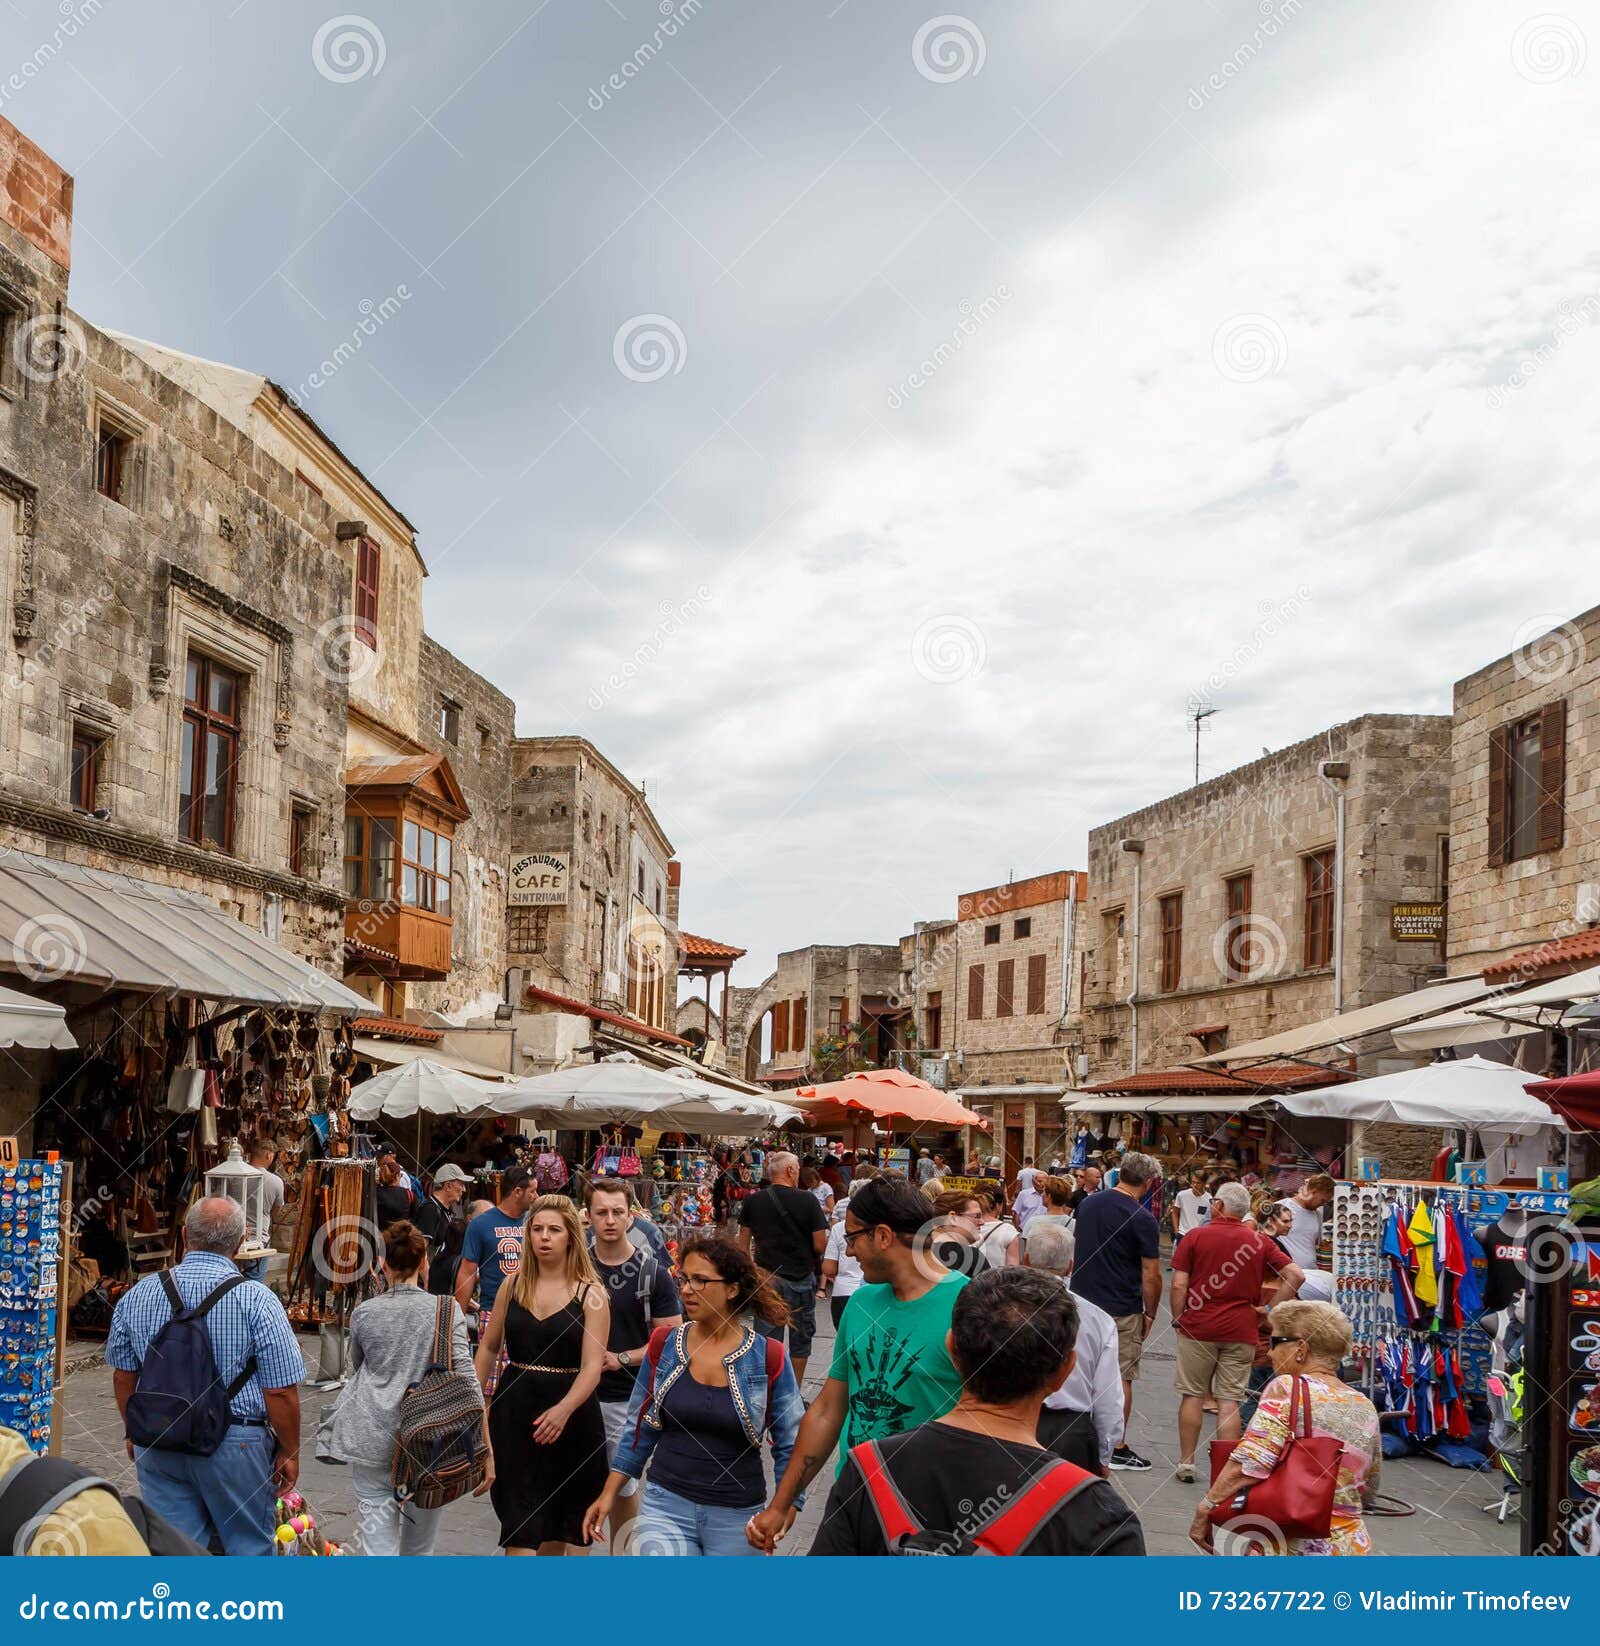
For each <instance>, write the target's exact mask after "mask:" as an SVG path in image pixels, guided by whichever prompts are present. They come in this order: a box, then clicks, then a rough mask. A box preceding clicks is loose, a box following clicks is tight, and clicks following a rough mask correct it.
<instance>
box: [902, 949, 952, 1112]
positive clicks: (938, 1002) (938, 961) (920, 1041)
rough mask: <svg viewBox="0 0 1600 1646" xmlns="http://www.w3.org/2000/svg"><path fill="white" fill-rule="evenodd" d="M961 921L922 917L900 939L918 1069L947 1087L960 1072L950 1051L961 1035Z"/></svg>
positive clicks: (904, 990) (904, 992)
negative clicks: (958, 939) (958, 1010)
mask: <svg viewBox="0 0 1600 1646" xmlns="http://www.w3.org/2000/svg"><path fill="white" fill-rule="evenodd" d="M955 980H956V923H955V921H953V920H919V921H918V922H917V923H916V925H915V926H914V927H913V928H912V930H911V931H910V932H908V933H907V934H906V935H905V936H904V937H902V938H901V939H900V983H899V988H898V990H897V993H898V996H899V999H900V1002H901V1004H902V1005H905V1006H907V1007H909V1008H910V1010H911V1023H912V1025H913V1027H914V1028H915V1029H916V1048H917V1054H918V1065H919V1066H918V1068H917V1073H918V1074H920V1075H921V1077H922V1078H923V1079H924V1080H926V1081H928V1082H929V1084H930V1085H934V1086H937V1087H938V1088H939V1089H940V1090H941V1091H947V1090H949V1088H950V1087H951V1086H955V1085H959V1084H960V1081H961V1071H960V1069H959V1068H958V1067H955V1066H954V1065H953V1061H952V1057H951V1052H952V1049H953V1047H954V1045H955V1034H956V1015H955V1014H956V995H955V986H956V984H955Z"/></svg>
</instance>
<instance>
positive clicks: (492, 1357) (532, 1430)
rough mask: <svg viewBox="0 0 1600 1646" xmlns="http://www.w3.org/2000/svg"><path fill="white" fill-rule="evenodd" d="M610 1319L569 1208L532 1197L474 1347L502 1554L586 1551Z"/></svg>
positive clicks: (601, 1456)
mask: <svg viewBox="0 0 1600 1646" xmlns="http://www.w3.org/2000/svg"><path fill="white" fill-rule="evenodd" d="M610 1328H611V1310H610V1308H609V1307H608V1305H607V1303H606V1300H605V1288H604V1287H603V1286H601V1285H600V1283H599V1280H598V1278H597V1276H596V1275H595V1272H594V1266H593V1264H591V1263H590V1261H589V1249H588V1247H587V1245H586V1244H585V1242H584V1238H583V1226H582V1224H580V1223H579V1221H578V1211H577V1207H576V1206H575V1205H574V1204H573V1203H572V1201H571V1200H570V1199H569V1198H568V1197H567V1196H566V1195H540V1196H539V1198H538V1199H537V1200H536V1201H534V1203H533V1206H532V1209H531V1210H530V1211H529V1213H528V1218H527V1222H526V1223H524V1225H523V1230H522V1262H521V1265H520V1266H519V1267H518V1269H517V1271H516V1274H515V1275H514V1276H513V1275H508V1276H507V1278H506V1280H505V1283H504V1284H503V1285H502V1286H501V1287H500V1290H499V1293H498V1294H497V1295H496V1297H495V1300H494V1312H493V1314H491V1315H490V1317H489V1324H488V1326H487V1327H486V1329H485V1330H484V1332H483V1334H482V1337H481V1340H480V1341H479V1344H478V1357H477V1370H478V1380H479V1382H481V1383H487V1382H488V1380H489V1376H490V1374H491V1373H492V1372H493V1370H494V1364H495V1361H496V1360H497V1359H498V1357H499V1354H500V1345H501V1343H502V1342H504V1344H505V1347H506V1352H507V1355H508V1356H509V1359H508V1360H507V1363H506V1367H505V1370H504V1371H502V1372H501V1374H500V1381H499V1382H498V1383H497V1384H496V1385H495V1391H494V1398H493V1400H492V1401H491V1402H490V1404H489V1410H488V1416H487V1420H486V1427H487V1430H488V1435H489V1452H490V1462H489V1477H488V1479H487V1480H486V1481H485V1483H484V1487H483V1488H480V1490H484V1489H486V1490H488V1491H490V1492H491V1493H492V1499H493V1502H494V1510H495V1513H496V1514H497V1515H498V1516H499V1517H500V1546H501V1548H503V1549H504V1550H505V1552H506V1553H507V1554H508V1555H531V1554H541V1555H561V1554H566V1553H567V1552H568V1545H571V1546H572V1547H573V1548H574V1549H575V1551H576V1552H578V1553H584V1552H586V1551H585V1544H584V1537H583V1514H584V1510H585V1509H586V1508H588V1506H589V1504H590V1503H592V1502H593V1501H594V1499H595V1498H596V1497H598V1496H599V1494H600V1492H601V1490H602V1488H603V1487H604V1486H605V1483H606V1474H607V1472H608V1470H607V1463H606V1434H605V1425H604V1423H603V1421H602V1419H601V1416H600V1399H599V1395H598V1393H597V1391H598V1389H599V1386H600V1373H601V1370H602V1367H603V1363H604V1360H605V1352H606V1336H607V1334H608V1332H609V1331H610Z"/></svg>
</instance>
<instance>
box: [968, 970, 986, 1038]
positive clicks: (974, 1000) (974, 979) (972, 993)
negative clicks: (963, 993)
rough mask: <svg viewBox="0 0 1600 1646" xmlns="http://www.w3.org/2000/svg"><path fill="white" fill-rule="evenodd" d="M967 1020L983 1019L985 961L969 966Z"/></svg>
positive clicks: (970, 1021)
mask: <svg viewBox="0 0 1600 1646" xmlns="http://www.w3.org/2000/svg"><path fill="white" fill-rule="evenodd" d="M967 1021H968V1022H969V1023H981V1022H982V1021H983V962H982V961H981V960H980V961H978V962H977V963H976V964H975V965H971V966H968V967H967Z"/></svg>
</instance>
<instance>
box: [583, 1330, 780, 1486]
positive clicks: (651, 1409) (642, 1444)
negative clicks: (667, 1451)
mask: <svg viewBox="0 0 1600 1646" xmlns="http://www.w3.org/2000/svg"><path fill="white" fill-rule="evenodd" d="M688 1331H689V1328H688V1326H687V1325H684V1326H679V1327H678V1328H677V1329H676V1330H674V1331H672V1332H670V1333H668V1335H667V1340H666V1342H665V1343H663V1344H662V1346H661V1358H660V1360H659V1361H657V1363H656V1369H655V1388H654V1390H653V1391H652V1389H651V1386H650V1362H649V1359H648V1358H646V1359H645V1361H644V1362H643V1364H641V1365H640V1367H639V1375H638V1377H637V1378H636V1379H635V1380H634V1385H633V1395H632V1397H631V1398H630V1399H629V1401H628V1415H627V1418H626V1419H625V1420H624V1422H623V1425H622V1438H621V1439H620V1440H619V1441H618V1442H617V1450H616V1454H615V1456H613V1458H612V1459H611V1467H612V1468H613V1469H615V1470H617V1471H618V1473H620V1474H625V1475H627V1476H629V1477H630V1478H632V1479H635V1480H637V1479H638V1477H639V1476H640V1475H642V1474H643V1473H644V1468H645V1465H646V1464H647V1463H648V1462H649V1461H650V1454H651V1453H652V1452H653V1451H654V1450H655V1448H656V1442H657V1441H658V1440H659V1439H660V1438H661V1402H662V1401H663V1400H664V1399H665V1398H666V1394H667V1390H668V1389H670V1388H671V1387H672V1385H673V1384H674V1383H676V1382H677V1381H678V1379H679V1378H680V1377H683V1376H685V1375H686V1374H687V1372H688V1370H689V1354H688V1350H687V1348H686V1347H685V1342H686V1337H687V1334H688ZM766 1345H767V1340H766V1339H765V1338H764V1337H761V1336H759V1335H758V1334H757V1333H756V1332H754V1331H752V1330H751V1329H750V1328H749V1327H748V1326H747V1327H746V1328H745V1333H744V1337H743V1338H742V1339H741V1340H740V1343H739V1347H738V1348H737V1349H735V1350H734V1351H733V1353H732V1354H730V1355H726V1356H724V1357H723V1361H722V1364H723V1365H724V1366H726V1367H727V1369H728V1390H729V1392H730V1393H731V1394H732V1396H733V1404H734V1406H735V1407H736V1408H737V1409H738V1412H739V1419H740V1421H741V1422H742V1423H743V1424H744V1432H745V1433H746V1434H747V1435H748V1436H749V1437H750V1444H751V1445H752V1446H757V1447H759V1446H760V1444H761V1437H762V1435H763V1434H765V1433H766V1432H767V1431H768V1430H769V1429H770V1430H771V1432H772V1461H773V1466H774V1467H775V1468H776V1469H777V1471H778V1474H777V1478H778V1479H779V1480H782V1479H783V1471H784V1470H785V1469H787V1468H788V1467H789V1454H790V1453H791V1452H792V1451H793V1450H794V1442H795V1437H796V1435H798V1434H799V1432H800V1419H801V1418H802V1417H804V1416H805V1413H806V1408H805V1403H804V1402H803V1401H802V1400H801V1399H800V1389H799V1385H798V1384H796V1382H795V1380H794V1367H793V1366H792V1365H790V1363H789V1352H788V1350H787V1349H785V1350H784V1351H783V1365H782V1367H781V1368H780V1369H779V1372H778V1376H777V1379H776V1380H775V1381H774V1383H773V1385H772V1410H771V1411H770V1412H769V1411H768V1410H767V1348H766Z"/></svg>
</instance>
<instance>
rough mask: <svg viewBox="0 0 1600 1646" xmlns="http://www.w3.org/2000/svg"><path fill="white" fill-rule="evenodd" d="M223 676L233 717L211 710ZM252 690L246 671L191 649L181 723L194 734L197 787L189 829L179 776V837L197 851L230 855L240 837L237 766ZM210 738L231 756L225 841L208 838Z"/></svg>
mask: <svg viewBox="0 0 1600 1646" xmlns="http://www.w3.org/2000/svg"><path fill="white" fill-rule="evenodd" d="M191 664H192V665H194V667H195V690H196V695H195V697H193V698H191V697H190V696H189V667H190V665H191ZM219 673H220V674H225V675H229V676H231V677H232V679H233V681H234V695H233V709H234V712H233V714H232V715H231V716H230V715H225V714H222V713H220V712H219V711H217V710H215V709H212V708H211V707H210V706H209V705H210V698H211V681H212V677H213V675H214V674H219ZM249 689H250V677H249V675H247V674H245V673H244V672H243V671H242V670H239V669H236V668H233V667H232V666H231V665H229V664H227V663H219V662H217V661H216V660H215V659H214V658H212V657H210V656H208V655H207V654H206V653H205V652H203V651H200V650H198V649H191V650H190V652H189V654H188V656H187V657H185V659H184V691H183V720H182V733H181V734H180V735H185V736H186V735H187V734H188V733H189V732H191V731H192V732H193V736H194V759H193V761H192V763H191V766H190V780H191V782H192V783H193V784H194V785H195V787H194V789H193V790H192V791H191V793H190V795H189V796H188V803H189V818H188V827H187V828H186V827H185V826H184V816H183V808H184V798H185V797H184V794H183V782H182V776H181V768H180V776H179V787H178V838H179V839H180V840H188V841H191V842H193V844H195V845H197V846H206V845H214V846H216V847H218V848H219V849H220V850H222V851H225V852H231V851H232V850H233V842H234V839H235V836H236V833H237V830H236V824H237V821H238V805H239V762H240V753H241V749H242V746H243V742H244V698H245V693H246V692H247V691H248V690H249ZM212 737H216V738H218V739H220V740H221V741H222V743H223V744H224V745H225V746H226V747H227V748H228V750H229V755H228V761H227V766H226V790H225V793H224V798H223V831H222V832H223V838H222V839H221V840H211V839H209V837H208V836H207V834H206V824H205V815H206V806H205V772H206V757H207V754H208V752H209V745H210V741H211V739H212Z"/></svg>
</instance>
